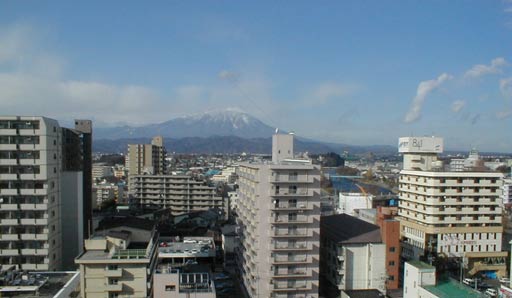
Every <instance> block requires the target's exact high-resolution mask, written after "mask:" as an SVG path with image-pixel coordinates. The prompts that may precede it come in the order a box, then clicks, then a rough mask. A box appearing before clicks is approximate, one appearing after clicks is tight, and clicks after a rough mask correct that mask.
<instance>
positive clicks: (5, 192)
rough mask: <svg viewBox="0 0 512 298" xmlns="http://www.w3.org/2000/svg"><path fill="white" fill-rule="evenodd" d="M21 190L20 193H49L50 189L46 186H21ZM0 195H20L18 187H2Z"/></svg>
mask: <svg viewBox="0 0 512 298" xmlns="http://www.w3.org/2000/svg"><path fill="white" fill-rule="evenodd" d="M19 190H20V192H19V195H42V196H44V195H48V189H46V188H20V189H19ZM0 195H3V196H15V195H18V189H16V188H10V189H9V188H0Z"/></svg>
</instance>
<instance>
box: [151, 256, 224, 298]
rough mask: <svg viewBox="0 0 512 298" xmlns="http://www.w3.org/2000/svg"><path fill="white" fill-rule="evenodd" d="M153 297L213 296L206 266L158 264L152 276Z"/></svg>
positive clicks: (185, 297) (209, 297)
mask: <svg viewBox="0 0 512 298" xmlns="http://www.w3.org/2000/svg"><path fill="white" fill-rule="evenodd" d="M153 289H154V297H173V298H189V297H194V298H215V297H217V296H216V292H215V286H214V283H213V281H212V278H211V274H210V270H209V268H208V266H204V265H186V266H183V267H180V268H173V267H168V266H167V264H160V265H159V266H158V268H157V269H156V272H155V274H154V277H153Z"/></svg>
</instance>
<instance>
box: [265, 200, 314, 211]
mask: <svg viewBox="0 0 512 298" xmlns="http://www.w3.org/2000/svg"><path fill="white" fill-rule="evenodd" d="M270 210H282V211H288V210H289V211H294V210H313V206H312V205H308V203H307V202H298V203H296V204H286V203H283V204H273V205H271V207H270Z"/></svg>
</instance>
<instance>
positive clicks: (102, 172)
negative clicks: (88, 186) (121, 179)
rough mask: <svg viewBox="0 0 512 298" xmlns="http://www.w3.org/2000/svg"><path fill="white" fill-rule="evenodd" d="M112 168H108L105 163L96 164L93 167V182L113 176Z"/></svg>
mask: <svg viewBox="0 0 512 298" xmlns="http://www.w3.org/2000/svg"><path fill="white" fill-rule="evenodd" d="M113 174H114V173H113V171H112V167H111V166H107V165H105V164H104V163H95V164H93V165H92V180H93V181H96V180H101V178H103V177H109V176H113Z"/></svg>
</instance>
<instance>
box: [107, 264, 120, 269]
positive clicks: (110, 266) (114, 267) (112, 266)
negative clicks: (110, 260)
mask: <svg viewBox="0 0 512 298" xmlns="http://www.w3.org/2000/svg"><path fill="white" fill-rule="evenodd" d="M117 268H118V267H117V265H108V267H107V270H117Z"/></svg>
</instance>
